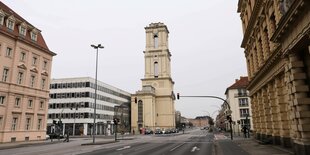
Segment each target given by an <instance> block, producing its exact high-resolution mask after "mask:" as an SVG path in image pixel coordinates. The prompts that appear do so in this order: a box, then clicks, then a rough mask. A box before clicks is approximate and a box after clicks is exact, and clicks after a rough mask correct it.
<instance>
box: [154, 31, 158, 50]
mask: <svg viewBox="0 0 310 155" xmlns="http://www.w3.org/2000/svg"><path fill="white" fill-rule="evenodd" d="M154 48H158V36H157V34H155V35H154Z"/></svg>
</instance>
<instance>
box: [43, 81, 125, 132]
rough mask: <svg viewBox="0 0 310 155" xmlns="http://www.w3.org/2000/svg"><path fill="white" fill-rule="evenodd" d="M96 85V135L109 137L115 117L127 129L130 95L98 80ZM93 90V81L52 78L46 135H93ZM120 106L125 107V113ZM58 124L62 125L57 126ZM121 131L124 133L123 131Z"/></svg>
mask: <svg viewBox="0 0 310 155" xmlns="http://www.w3.org/2000/svg"><path fill="white" fill-rule="evenodd" d="M97 85H98V87H97V88H98V89H97V101H96V103H97V104H96V109H97V110H96V116H97V117H96V118H97V119H96V134H97V135H110V134H111V133H112V132H113V129H114V128H113V126H112V125H113V121H112V120H113V118H114V117H115V116H117V117H118V118H119V119H120V123H119V124H120V126H121V127H127V128H130V120H129V107H128V106H129V104H130V93H128V92H126V91H123V90H121V89H118V88H115V87H113V86H110V85H108V84H105V83H103V82H101V81H98V82H97ZM95 88H96V87H95V79H93V78H90V77H76V78H61V79H52V82H51V84H50V100H49V104H48V107H49V108H48V121H47V123H48V128H47V131H48V133H49V134H50V133H57V132H60V133H62V134H65V133H68V134H70V135H92V132H93V131H92V130H93V129H92V128H93V123H94V107H95V106H94V105H95V102H94V99H95ZM122 107H127V108H126V111H125V108H122ZM58 121H61V122H62V123H61V124H58ZM53 122H57V124H53ZM121 129H122V131H123V128H121ZM57 130H60V131H57ZM125 131H126V132H129V131H128V130H125Z"/></svg>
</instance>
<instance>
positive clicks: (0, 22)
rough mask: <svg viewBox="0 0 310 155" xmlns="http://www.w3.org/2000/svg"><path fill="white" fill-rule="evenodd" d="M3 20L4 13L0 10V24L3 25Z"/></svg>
mask: <svg viewBox="0 0 310 155" xmlns="http://www.w3.org/2000/svg"><path fill="white" fill-rule="evenodd" d="M3 21H4V14H3V12H0V25H3Z"/></svg>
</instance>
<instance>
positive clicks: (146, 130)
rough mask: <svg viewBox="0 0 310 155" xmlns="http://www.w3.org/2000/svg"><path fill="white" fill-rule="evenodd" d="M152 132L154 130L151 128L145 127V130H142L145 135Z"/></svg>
mask: <svg viewBox="0 0 310 155" xmlns="http://www.w3.org/2000/svg"><path fill="white" fill-rule="evenodd" d="M153 133H154V132H153V130H151V129H145V132H144V134H146V135H149V134H153Z"/></svg>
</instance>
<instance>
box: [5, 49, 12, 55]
mask: <svg viewBox="0 0 310 155" xmlns="http://www.w3.org/2000/svg"><path fill="white" fill-rule="evenodd" d="M12 52H13V49H12V48H11V47H7V48H6V51H5V56H7V57H12V54H13V53H12Z"/></svg>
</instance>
